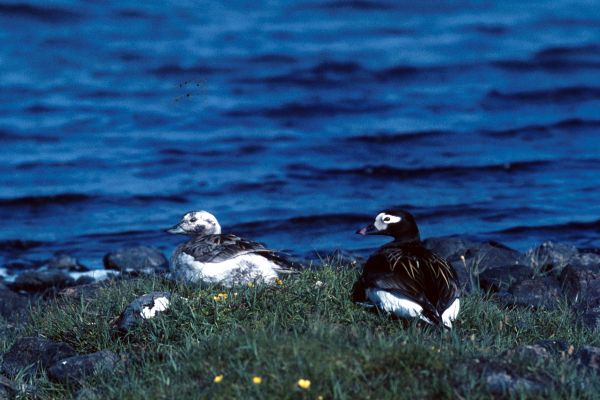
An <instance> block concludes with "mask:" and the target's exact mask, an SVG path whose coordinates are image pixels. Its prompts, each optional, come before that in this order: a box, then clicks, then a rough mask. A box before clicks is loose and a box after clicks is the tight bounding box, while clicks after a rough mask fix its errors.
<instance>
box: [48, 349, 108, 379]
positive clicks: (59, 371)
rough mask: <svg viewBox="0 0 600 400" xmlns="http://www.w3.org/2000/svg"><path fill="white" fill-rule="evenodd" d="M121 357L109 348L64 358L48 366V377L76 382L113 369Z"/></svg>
mask: <svg viewBox="0 0 600 400" xmlns="http://www.w3.org/2000/svg"><path fill="white" fill-rule="evenodd" d="M118 360H119V357H118V356H117V355H116V354H115V353H113V352H112V351H109V350H102V351H99V352H97V353H92V354H86V355H82V356H73V357H69V358H65V359H62V360H60V361H57V362H56V363H54V364H53V365H52V366H50V368H48V377H49V378H50V379H51V380H52V381H54V382H58V383H63V384H67V383H76V382H79V381H81V380H83V379H84V378H86V377H88V376H91V375H95V374H96V373H99V372H102V371H106V370H111V369H113V368H114V367H115V365H116V364H117V362H118Z"/></svg>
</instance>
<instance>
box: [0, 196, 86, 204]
mask: <svg viewBox="0 0 600 400" xmlns="http://www.w3.org/2000/svg"><path fill="white" fill-rule="evenodd" d="M92 198H94V196H90V195H87V194H83V193H62V194H53V195H47V196H24V197H17V198H12V199H0V206H33V207H37V206H45V205H54V204H70V203H79V202H83V201H88V200H91V199H92Z"/></svg>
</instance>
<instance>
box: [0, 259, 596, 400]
mask: <svg viewBox="0 0 600 400" xmlns="http://www.w3.org/2000/svg"><path fill="white" fill-rule="evenodd" d="M357 274H358V272H357V270H356V269H354V268H352V269H346V268H342V267H332V266H327V265H326V266H324V267H323V268H322V269H319V270H317V271H306V272H303V273H302V274H299V275H298V276H293V277H290V278H289V279H286V280H285V281H284V282H283V284H282V285H279V286H276V287H264V286H256V287H242V288H236V289H232V290H222V289H220V288H218V287H209V288H200V287H198V286H187V285H181V284H176V283H173V282H170V281H167V280H164V279H162V278H159V277H145V278H139V279H132V280H124V281H120V282H118V283H115V284H114V285H111V286H109V287H107V288H105V289H102V290H100V291H99V292H98V294H97V296H95V297H93V298H89V299H80V300H78V301H73V300H64V299H63V300H60V299H57V301H55V302H52V303H50V305H44V306H43V307H39V308H34V309H33V311H32V318H31V321H30V322H29V324H28V325H27V326H26V327H25V328H24V330H23V331H22V332H20V334H23V335H34V334H42V335H45V336H47V337H49V338H51V339H54V340H58V341H64V342H67V343H69V344H70V345H72V346H73V347H74V348H75V349H76V350H78V351H80V352H82V353H89V352H95V351H99V350H102V349H110V350H112V351H114V352H116V353H118V354H120V355H121V356H122V358H123V360H124V362H123V363H122V364H123V365H122V366H121V367H119V368H118V369H116V370H114V371H109V372H106V373H103V374H101V375H98V376H96V377H94V378H91V379H89V380H88V381H86V382H85V383H84V384H83V386H82V387H77V388H76V387H66V386H62V385H57V384H52V383H50V382H49V381H48V380H47V379H46V378H45V377H44V376H43V375H42V376H41V377H37V378H35V381H34V383H35V385H36V387H37V394H38V395H39V396H40V397H42V398H71V397H74V396H75V395H79V396H80V398H92V399H95V398H97V399H108V398H113V399H155V398H156V399H158V398H164V399H188V398H189V399H198V398H211V399H219V398H223V399H232V398H240V399H246V398H269V399H270V398H277V399H287V398H290V399H296V398H299V399H318V398H320V397H322V398H324V399H330V398H335V399H358V398H361V399H368V398H371V399H384V398H390V399H399V398H410V399H415V398H469V399H471V398H490V397H492V395H491V394H490V393H489V391H488V389H487V388H486V386H485V384H484V381H483V380H482V377H481V368H480V367H479V366H480V365H482V364H485V362H486V360H494V359H497V358H498V357H499V355H501V354H502V353H503V352H504V351H506V350H508V349H511V348H514V347H515V346H517V345H520V344H531V343H534V342H536V341H538V340H542V339H565V340H567V341H568V342H569V343H570V344H572V345H573V346H574V347H575V348H577V347H578V346H580V345H583V344H592V345H599V344H600V339H599V338H598V336H597V334H595V333H594V332H592V331H589V330H586V329H585V328H583V327H581V326H578V325H577V324H576V323H575V322H574V319H573V316H572V313H571V311H570V310H569V308H568V307H567V305H566V304H565V305H564V306H563V307H560V308H559V309H558V310H554V311H544V310H538V311H533V310H523V309H514V310H506V309H503V308H501V307H499V306H497V305H496V304H495V303H494V302H493V301H491V300H489V299H486V297H485V296H481V295H469V296H466V297H464V299H463V301H462V309H461V313H460V319H459V320H458V321H457V322H456V324H455V328H454V329H453V330H452V331H451V332H442V331H440V330H437V329H434V328H431V327H428V326H423V325H422V324H419V323H415V322H412V323H407V322H405V321H401V320H394V319H391V318H389V317H388V316H387V315H384V314H380V313H378V312H373V311H369V310H366V309H364V308H361V307H359V306H357V305H355V304H353V303H352V302H350V300H349V290H350V288H351V287H352V282H353V281H354V279H355V278H356V276H357ZM319 281H320V282H322V283H323V284H322V285H318V284H317V282H319ZM154 290H169V291H172V292H173V293H174V294H175V297H174V299H173V302H172V306H171V308H170V309H169V311H167V312H166V313H163V314H161V315H160V316H159V317H157V318H155V319H152V320H148V321H146V323H144V324H143V325H141V326H140V327H139V328H136V329H135V330H134V331H133V332H132V333H131V334H129V335H128V336H125V337H123V336H116V335H114V334H113V332H114V331H113V330H112V329H111V321H112V320H113V319H114V318H115V317H116V316H118V315H119V314H120V313H121V311H122V310H123V309H124V308H125V307H126V306H127V304H128V303H129V302H130V301H131V300H133V299H134V298H135V297H136V296H138V295H141V294H144V293H147V292H150V291H154ZM221 292H222V293H227V298H226V299H220V300H218V301H216V300H215V299H214V296H215V295H217V294H218V293H221ZM13 338H14V335H13V336H11V335H4V337H3V339H0V350H2V351H4V350H5V349H6V348H7V347H8V346H9V345H10V343H11V341H12V340H13ZM510 368H512V369H513V370H518V371H519V372H520V373H522V374H525V375H527V376H530V377H533V378H535V379H539V380H540V381H542V382H545V383H546V386H547V393H546V394H545V395H544V397H546V398H561V399H562V398H573V399H575V398H577V399H579V398H594V397H595V396H596V395H597V393H598V391H599V390H600V382H599V380H598V379H597V378H594V377H593V376H590V375H586V374H583V373H582V372H581V371H580V370H578V369H576V368H575V366H574V363H573V362H572V361H571V360H569V359H568V357H560V356H556V357H554V358H552V359H551V360H550V361H546V362H543V363H533V364H531V363H529V364H528V363H514V364H511V366H510ZM218 375H223V379H222V381H221V382H220V383H215V382H214V378H215V376H218ZM254 376H260V377H262V383H261V384H259V385H257V384H254V383H253V382H252V378H253V377H254ZM299 379H308V380H310V382H311V385H310V388H309V389H302V388H300V387H298V385H297V382H298V380H299ZM511 396H513V397H527V394H526V392H518V391H517V392H514V393H512V394H511Z"/></svg>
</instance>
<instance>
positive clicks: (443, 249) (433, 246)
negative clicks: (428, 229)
mask: <svg viewBox="0 0 600 400" xmlns="http://www.w3.org/2000/svg"><path fill="white" fill-rule="evenodd" d="M423 245H424V246H425V247H427V248H428V249H429V250H431V251H433V252H434V253H435V254H437V255H438V256H441V257H443V258H445V259H446V260H454V259H458V258H460V256H462V255H464V254H465V253H466V252H467V249H470V248H473V247H476V246H477V245H476V244H475V243H473V242H471V241H469V240H467V239H465V238H463V237H460V236H444V237H434V238H429V239H425V240H424V241H423Z"/></svg>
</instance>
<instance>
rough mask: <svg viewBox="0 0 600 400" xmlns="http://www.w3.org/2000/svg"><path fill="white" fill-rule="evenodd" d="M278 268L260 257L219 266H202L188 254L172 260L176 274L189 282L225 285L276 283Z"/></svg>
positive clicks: (235, 259) (236, 259) (232, 260)
mask: <svg viewBox="0 0 600 400" xmlns="http://www.w3.org/2000/svg"><path fill="white" fill-rule="evenodd" d="M275 267H276V265H275V264H274V263H273V262H271V261H269V260H268V259H266V258H265V257H263V256H260V255H258V254H242V255H240V256H237V257H233V258H230V259H228V260H225V261H222V262H218V263H210V262H209V263H202V262H199V261H196V260H195V259H194V257H192V256H190V255H189V254H186V253H183V252H182V253H180V254H179V255H178V256H177V257H176V258H175V259H174V260H173V266H172V269H173V272H174V274H175V276H176V277H177V278H179V279H183V280H185V281H187V282H204V283H208V284H216V283H220V284H222V285H225V286H234V285H245V284H248V283H250V282H263V283H275V280H276V279H277V273H276V272H275V270H274V268H275Z"/></svg>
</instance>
